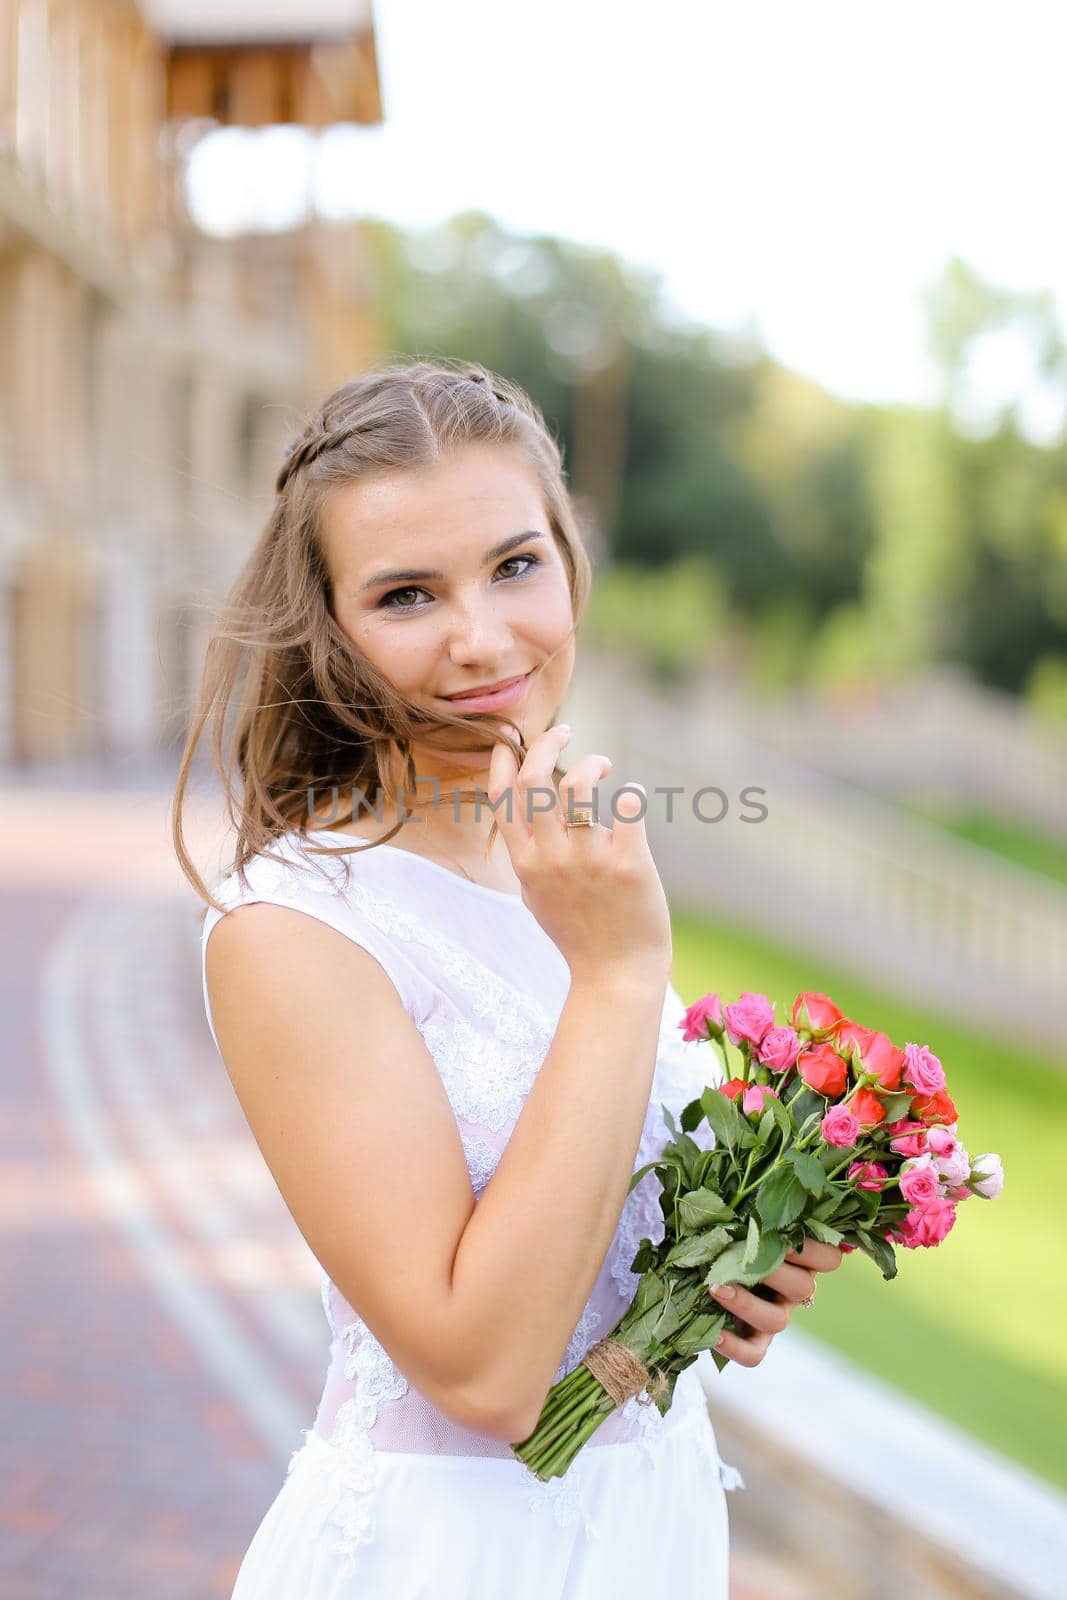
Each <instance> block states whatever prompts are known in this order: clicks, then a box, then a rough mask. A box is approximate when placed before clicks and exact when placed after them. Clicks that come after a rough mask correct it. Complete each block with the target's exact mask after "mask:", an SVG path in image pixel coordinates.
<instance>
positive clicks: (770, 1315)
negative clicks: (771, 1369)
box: [708, 1239, 845, 1367]
mask: <svg viewBox="0 0 1067 1600" xmlns="http://www.w3.org/2000/svg"><path fill="white" fill-rule="evenodd" d="M844 1259H845V1257H844V1253H843V1252H842V1251H841V1250H839V1249H838V1248H837V1246H836V1245H832V1244H820V1243H819V1241H818V1240H817V1239H805V1241H804V1248H803V1250H799V1251H796V1250H790V1251H789V1252H788V1253H787V1255H786V1258H785V1261H784V1262H783V1263H782V1265H781V1266H780V1267H779V1268H778V1270H777V1272H772V1273H771V1275H770V1277H768V1278H764V1279H763V1282H762V1284H761V1285H760V1286H759V1287H760V1288H762V1289H763V1291H764V1292H763V1294H756V1293H755V1292H754V1291H753V1290H752V1289H742V1288H741V1286H740V1284H734V1283H727V1284H724V1285H723V1286H722V1288H721V1289H709V1290H708V1293H709V1294H710V1295H711V1296H712V1298H713V1299H714V1300H715V1301H716V1302H717V1303H718V1304H719V1305H720V1306H722V1308H723V1310H724V1311H729V1312H730V1313H731V1314H732V1315H733V1316H735V1317H737V1318H738V1319H739V1320H740V1321H741V1322H742V1323H743V1324H744V1325H745V1326H747V1328H748V1329H749V1330H750V1331H749V1332H747V1333H744V1332H742V1333H731V1332H729V1331H728V1332H726V1333H724V1334H723V1336H722V1338H721V1339H720V1340H719V1342H718V1344H717V1345H716V1346H715V1349H716V1350H717V1351H718V1353H719V1355H722V1356H726V1357H728V1359H729V1360H731V1361H736V1362H737V1364H738V1366H741V1367H758V1366H759V1364H760V1362H761V1361H762V1360H763V1358H764V1356H765V1355H766V1354H767V1351H768V1350H769V1349H770V1344H771V1340H772V1339H773V1338H774V1336H775V1334H776V1333H781V1332H782V1330H783V1329H784V1328H786V1327H788V1325H789V1319H790V1317H791V1316H792V1315H793V1312H794V1311H795V1310H796V1308H797V1306H799V1305H803V1304H804V1303H805V1301H810V1300H811V1299H812V1298H813V1297H814V1295H815V1277H814V1274H815V1273H817V1272H836V1270H837V1268H838V1267H839V1266H840V1265H841V1263H842V1261H843V1260H844Z"/></svg>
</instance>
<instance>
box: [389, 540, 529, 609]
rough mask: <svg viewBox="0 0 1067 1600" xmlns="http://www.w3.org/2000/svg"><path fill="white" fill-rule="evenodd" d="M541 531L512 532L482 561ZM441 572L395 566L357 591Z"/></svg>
mask: <svg viewBox="0 0 1067 1600" xmlns="http://www.w3.org/2000/svg"><path fill="white" fill-rule="evenodd" d="M544 537H545V536H544V534H543V533H535V532H533V531H528V532H526V533H515V534H512V536H511V538H510V539H503V540H501V542H500V544H495V545H494V546H493V548H492V549H491V550H487V551H486V552H485V556H484V557H483V563H484V564H488V563H489V562H490V561H496V560H497V558H498V557H499V556H506V555H507V553H508V551H509V550H514V549H515V547H516V545H520V544H526V543H527V541H528V540H530V539H543V538H544ZM444 576H445V574H444V573H443V572H431V571H430V570H429V569H428V568H423V569H416V568H415V567H405V568H397V569H394V570H393V571H390V572H377V573H375V575H374V577H373V578H368V579H367V581H366V583H361V584H360V586H359V590H358V592H359V593H360V594H363V593H364V591H365V590H367V589H377V588H378V586H379V585H380V584H383V583H415V582H416V581H420V582H421V580H422V579H423V578H443V577H444Z"/></svg>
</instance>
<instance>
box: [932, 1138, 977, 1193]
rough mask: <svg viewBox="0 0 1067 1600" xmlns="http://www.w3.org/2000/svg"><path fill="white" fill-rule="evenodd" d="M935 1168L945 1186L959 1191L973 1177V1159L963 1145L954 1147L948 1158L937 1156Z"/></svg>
mask: <svg viewBox="0 0 1067 1600" xmlns="http://www.w3.org/2000/svg"><path fill="white" fill-rule="evenodd" d="M934 1166H935V1167H936V1169H937V1175H938V1177H939V1178H940V1179H941V1182H942V1183H943V1184H946V1185H947V1186H948V1188H950V1189H958V1188H959V1187H960V1185H961V1184H964V1183H966V1182H967V1179H968V1178H969V1177H970V1175H971V1158H970V1156H969V1155H968V1154H967V1151H966V1150H965V1148H964V1146H963V1145H962V1144H955V1143H954V1145H953V1149H952V1150H951V1152H950V1153H949V1154H948V1155H947V1156H935V1157H934Z"/></svg>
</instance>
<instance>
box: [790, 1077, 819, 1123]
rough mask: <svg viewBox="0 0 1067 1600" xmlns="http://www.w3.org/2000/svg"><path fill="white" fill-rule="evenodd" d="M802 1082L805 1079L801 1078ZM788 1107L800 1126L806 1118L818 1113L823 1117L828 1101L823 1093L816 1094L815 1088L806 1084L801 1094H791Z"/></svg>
mask: <svg viewBox="0 0 1067 1600" xmlns="http://www.w3.org/2000/svg"><path fill="white" fill-rule="evenodd" d="M801 1082H803V1079H801ZM787 1109H788V1111H789V1114H790V1116H791V1117H792V1118H793V1121H794V1122H795V1123H796V1125H797V1127H798V1128H799V1127H800V1126H801V1124H802V1123H803V1122H804V1121H805V1119H806V1118H808V1117H810V1116H813V1115H815V1114H816V1113H817V1114H818V1115H819V1117H820V1118H821V1117H822V1116H823V1115H824V1114H825V1112H826V1101H825V1100H824V1099H823V1097H822V1095H821V1094H816V1092H815V1090H814V1089H809V1088H808V1087H807V1085H805V1087H804V1088H803V1089H801V1091H800V1093H799V1094H795V1095H792V1094H791V1095H790V1096H789V1103H788V1107H787Z"/></svg>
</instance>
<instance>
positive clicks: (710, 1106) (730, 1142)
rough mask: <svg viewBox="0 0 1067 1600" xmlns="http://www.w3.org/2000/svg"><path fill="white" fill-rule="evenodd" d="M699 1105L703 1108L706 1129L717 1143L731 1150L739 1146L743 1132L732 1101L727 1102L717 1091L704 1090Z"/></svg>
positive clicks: (738, 1114)
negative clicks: (706, 1124) (706, 1123)
mask: <svg viewBox="0 0 1067 1600" xmlns="http://www.w3.org/2000/svg"><path fill="white" fill-rule="evenodd" d="M700 1104H701V1106H702V1107H703V1108H704V1115H705V1117H706V1118H707V1122H708V1127H709V1128H710V1129H711V1131H712V1133H713V1134H714V1135H715V1138H716V1140H717V1141H718V1143H719V1144H721V1145H725V1146H726V1148H727V1149H728V1150H733V1149H734V1148H735V1147H736V1146H737V1145H738V1144H740V1142H741V1135H742V1131H743V1122H742V1118H741V1114H740V1112H739V1111H738V1109H737V1107H736V1106H735V1105H734V1103H733V1101H732V1100H727V1098H726V1096H725V1095H724V1094H720V1093H719V1091H718V1089H705V1090H704V1093H703V1094H702V1095H701V1096H700Z"/></svg>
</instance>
